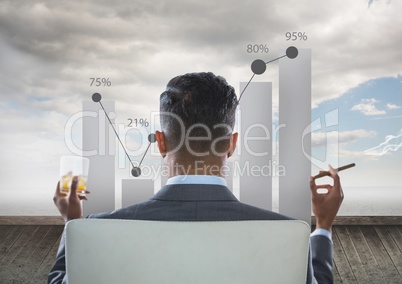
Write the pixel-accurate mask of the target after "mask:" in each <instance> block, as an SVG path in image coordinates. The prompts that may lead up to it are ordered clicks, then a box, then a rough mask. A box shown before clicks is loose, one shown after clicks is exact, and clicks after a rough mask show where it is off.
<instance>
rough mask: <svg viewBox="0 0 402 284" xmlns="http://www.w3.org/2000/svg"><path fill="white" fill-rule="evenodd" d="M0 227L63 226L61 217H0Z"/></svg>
mask: <svg viewBox="0 0 402 284" xmlns="http://www.w3.org/2000/svg"><path fill="white" fill-rule="evenodd" d="M0 225H64V220H63V218H62V217H61V216H0Z"/></svg>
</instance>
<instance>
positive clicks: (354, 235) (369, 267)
mask: <svg viewBox="0 0 402 284" xmlns="http://www.w3.org/2000/svg"><path fill="white" fill-rule="evenodd" d="M348 232H349V235H350V237H351V239H352V241H353V244H354V246H355V248H356V251H357V252H358V254H359V257H360V260H361V262H362V264H363V267H364V270H365V271H366V274H367V275H368V277H369V279H370V281H371V282H370V283H373V284H377V283H383V282H384V281H383V280H384V276H383V273H382V271H381V268H380V267H379V265H378V263H377V260H376V258H375V257H374V255H373V253H372V251H371V249H370V247H369V245H368V243H367V241H366V239H365V238H364V236H363V234H362V232H361V231H360V227H359V226H349V227H348Z"/></svg>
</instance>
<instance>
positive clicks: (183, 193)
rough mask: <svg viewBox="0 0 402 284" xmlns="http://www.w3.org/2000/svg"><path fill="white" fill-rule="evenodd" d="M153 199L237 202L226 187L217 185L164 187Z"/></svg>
mask: <svg viewBox="0 0 402 284" xmlns="http://www.w3.org/2000/svg"><path fill="white" fill-rule="evenodd" d="M151 199H154V200H165V201H236V202H239V201H238V200H237V198H236V197H235V196H234V195H233V194H232V192H231V191H230V190H229V188H227V187H226V186H222V185H215V184H213V185H212V184H171V185H165V186H164V187H162V188H161V189H160V190H159V191H158V192H157V193H156V194H155V195H154V197H152V198H151Z"/></svg>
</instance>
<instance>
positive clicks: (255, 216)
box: [233, 202, 294, 220]
mask: <svg viewBox="0 0 402 284" xmlns="http://www.w3.org/2000/svg"><path fill="white" fill-rule="evenodd" d="M233 206H234V207H235V208H234V210H233V211H235V212H236V213H237V214H236V215H237V217H238V219H241V220H294V219H293V218H291V217H289V216H286V215H283V214H280V213H277V212H274V211H271V210H268V209H263V208H260V207H256V206H252V205H249V204H246V203H242V202H237V204H233Z"/></svg>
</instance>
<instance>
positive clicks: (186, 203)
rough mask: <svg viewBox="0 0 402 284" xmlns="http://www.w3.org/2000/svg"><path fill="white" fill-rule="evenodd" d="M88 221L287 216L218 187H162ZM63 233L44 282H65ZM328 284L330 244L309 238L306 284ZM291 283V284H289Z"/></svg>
mask: <svg viewBox="0 0 402 284" xmlns="http://www.w3.org/2000/svg"><path fill="white" fill-rule="evenodd" d="M88 217H89V218H107V219H135V220H171V221H239V220H288V219H291V218H289V217H287V216H284V215H281V214H278V213H275V212H271V211H269V210H264V209H261V208H257V207H254V206H250V205H247V204H244V203H241V202H239V201H238V200H237V199H236V197H235V196H234V195H233V194H232V192H231V191H230V190H229V189H228V188H227V187H226V186H222V185H206V184H175V185H166V186H164V187H163V188H162V189H161V190H160V191H159V192H158V193H156V194H155V195H154V196H153V197H152V198H151V199H149V200H148V201H145V202H142V203H138V204H135V205H131V206H128V207H125V208H122V209H119V210H115V211H112V212H105V213H100V214H93V215H90V216H88ZM64 245H65V244H64V233H63V238H62V239H61V241H60V246H59V250H58V252H57V256H56V263H55V265H54V267H53V268H52V270H51V271H50V274H49V277H48V283H52V284H53V283H67V277H66V269H65V247H64ZM317 282H318V283H332V282H333V280H332V242H331V240H329V239H328V238H327V237H325V236H321V235H319V236H313V237H311V238H310V256H309V265H308V271H307V283H317ZM290 284H293V283H290Z"/></svg>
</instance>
